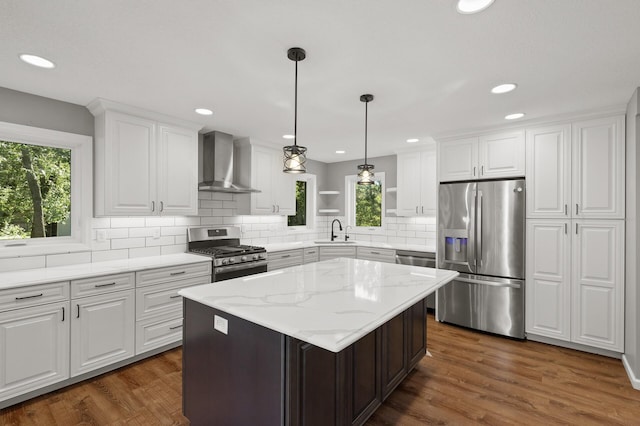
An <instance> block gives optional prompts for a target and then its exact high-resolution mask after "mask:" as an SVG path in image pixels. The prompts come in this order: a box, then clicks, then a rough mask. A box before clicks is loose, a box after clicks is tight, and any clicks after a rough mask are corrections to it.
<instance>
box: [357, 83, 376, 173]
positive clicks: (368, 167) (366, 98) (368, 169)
mask: <svg viewBox="0 0 640 426" xmlns="http://www.w3.org/2000/svg"><path fill="white" fill-rule="evenodd" d="M372 100H373V95H362V96H360V101H361V102H364V164H360V165H359V166H358V170H359V171H358V185H373V184H374V183H375V175H374V174H373V164H368V163H367V125H368V122H367V118H368V112H369V111H368V106H369V102H371V101H372Z"/></svg>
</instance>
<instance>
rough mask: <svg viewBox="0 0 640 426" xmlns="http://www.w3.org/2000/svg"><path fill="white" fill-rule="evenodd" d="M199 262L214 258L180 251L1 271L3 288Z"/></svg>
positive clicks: (0, 277)
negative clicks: (132, 257)
mask: <svg viewBox="0 0 640 426" xmlns="http://www.w3.org/2000/svg"><path fill="white" fill-rule="evenodd" d="M200 262H211V258H210V257H206V256H199V255H197V254H189V253H178V254H167V255H163V256H150V257H139V258H135V259H123V260H111V261H108V262H95V263H81V264H77V265H68V266H56V267H52V268H38V269H26V270H23V271H14V272H2V273H0V290H2V289H7V288H14V287H23V286H29V285H35V284H44V283H51V282H56V281H69V280H75V279H78V278H86V277H96V276H100V275H108V274H117V273H122V272H134V271H142V270H145V269H153V268H161V267H164V266H177V265H187V264H191V263H200Z"/></svg>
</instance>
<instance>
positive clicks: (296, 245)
mask: <svg viewBox="0 0 640 426" xmlns="http://www.w3.org/2000/svg"><path fill="white" fill-rule="evenodd" d="M320 241H322V240H319V241H295V242H289V243H272V244H262V246H263V247H264V248H266V249H267V252H278V251H284V250H295V249H301V248H307V247H319V246H328V245H332V246H336V247H357V246H362V247H376V248H388V249H393V250H413V251H423V252H431V253H435V252H436V247H435V245H418V244H400V243H376V242H371V241H355V240H352V241H351V242H350V243H347V244H344V243H342V244H340V243H337V244H336V243H331V242H329V241H328V240H327V241H322V242H320Z"/></svg>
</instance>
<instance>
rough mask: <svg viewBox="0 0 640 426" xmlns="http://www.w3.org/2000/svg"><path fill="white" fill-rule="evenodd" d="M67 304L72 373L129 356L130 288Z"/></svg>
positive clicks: (131, 324)
mask: <svg viewBox="0 0 640 426" xmlns="http://www.w3.org/2000/svg"><path fill="white" fill-rule="evenodd" d="M71 308H72V310H73V312H72V320H71V343H72V344H71V376H72V377H74V376H77V375H79V374H82V373H86V372H88V371H91V370H95V369H96V368H100V367H104V366H106V365H109V364H112V363H114V362H117V361H121V360H124V359H127V358H129V357H131V356H133V354H134V334H135V331H134V310H135V304H134V293H133V290H125V291H119V292H115V293H109V294H103V295H99V296H92V297H85V298H81V299H75V300H73V301H72V304H71Z"/></svg>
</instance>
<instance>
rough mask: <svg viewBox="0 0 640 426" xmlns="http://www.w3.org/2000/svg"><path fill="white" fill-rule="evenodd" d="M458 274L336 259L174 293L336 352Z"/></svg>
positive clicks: (418, 267) (416, 267)
mask: <svg viewBox="0 0 640 426" xmlns="http://www.w3.org/2000/svg"><path fill="white" fill-rule="evenodd" d="M457 275H458V273H457V272H454V271H448V270H443V269H432V268H424V267H420V266H408V265H396V264H393V263H381V262H373V261H369V260H358V259H346V258H338V259H332V260H327V261H323V262H314V263H309V264H306V265H301V266H294V267H291V268H285V269H280V270H277V271H273V272H266V273H262V274H257V275H251V276H248V277H242V278H235V279H232V280H227V281H221V282H217V283H213V284H206V285H202V286H196V287H189V288H185V289H182V290H180V292H179V294H180V295H182V296H184V297H186V298H188V299H191V300H194V301H196V302H199V303H202V304H204V305H207V306H211V307H213V308H216V309H219V310H221V311H223V312H227V313H229V314H231V315H235V316H237V317H239V318H242V319H245V320H247V321H251V322H253V323H255V324H258V325H261V326H264V327H266V328H269V329H271V330H274V331H277V332H279V333H283V334H286V335H288V336H292V337H295V338H297V339H300V340H303V341H305V342H308V343H311V344H313V345H316V346H319V347H321V348H324V349H327V350H329V351H332V352H340V351H341V350H343V349H344V348H346V347H347V346H349V345H350V344H352V343H354V342H356V341H357V340H359V339H360V338H361V337H363V336H365V335H366V334H367V333H369V332H371V331H372V330H375V329H376V328H377V327H379V326H380V325H382V324H384V323H385V322H387V321H389V320H390V319H392V318H393V317H394V316H396V315H397V314H399V313H400V312H402V311H404V310H406V309H407V308H409V307H410V306H412V305H413V304H415V303H417V302H418V301H420V300H421V299H423V298H425V297H426V296H428V295H429V294H431V293H433V292H434V291H435V290H436V289H438V288H440V287H442V286H443V285H445V284H446V283H447V282H449V281H451V280H452V279H453V278H455V277H456V276H457ZM229 332H230V333H232V332H233V330H229Z"/></svg>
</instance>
